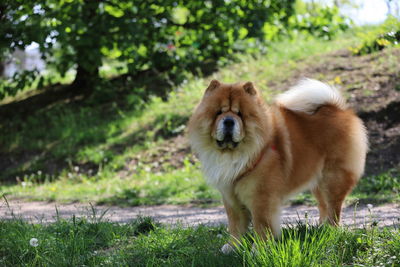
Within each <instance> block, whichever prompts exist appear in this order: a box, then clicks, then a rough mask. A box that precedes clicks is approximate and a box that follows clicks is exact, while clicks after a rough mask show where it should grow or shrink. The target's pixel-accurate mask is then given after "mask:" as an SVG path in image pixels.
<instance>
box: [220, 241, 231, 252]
mask: <svg viewBox="0 0 400 267" xmlns="http://www.w3.org/2000/svg"><path fill="white" fill-rule="evenodd" d="M233 250H234V248H233V246H232V245H231V244H229V243H226V244H225V245H223V246H222V248H221V252H222V253H224V254H229V253H231V252H232V251H233Z"/></svg>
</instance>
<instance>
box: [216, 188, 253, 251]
mask: <svg viewBox="0 0 400 267" xmlns="http://www.w3.org/2000/svg"><path fill="white" fill-rule="evenodd" d="M223 202H224V206H225V210H226V214H227V215H228V230H229V233H230V235H231V240H230V241H229V243H226V244H225V245H224V246H223V247H222V248H221V251H222V252H223V253H225V254H227V253H230V252H232V251H233V250H234V247H235V245H238V244H239V242H240V238H241V237H242V235H243V234H244V233H246V231H247V229H248V226H249V223H250V213H249V211H248V210H247V209H246V208H245V207H244V206H243V205H242V204H241V203H240V202H239V200H238V199H237V197H236V196H234V195H233V194H231V195H229V196H226V195H225V196H223Z"/></svg>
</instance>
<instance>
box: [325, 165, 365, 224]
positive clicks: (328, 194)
mask: <svg viewBox="0 0 400 267" xmlns="http://www.w3.org/2000/svg"><path fill="white" fill-rule="evenodd" d="M357 180H358V177H357V175H355V174H354V173H353V172H351V171H347V170H345V169H342V168H338V169H333V168H332V169H329V170H324V173H323V179H322V180H321V182H320V183H319V184H318V188H319V190H320V196H321V197H322V198H323V199H324V200H325V203H326V215H327V220H328V222H329V223H330V224H332V225H335V226H337V225H339V222H340V214H341V211H342V205H343V201H344V199H345V197H346V196H347V195H348V194H349V193H350V192H351V190H352V189H353V187H354V186H355V184H356V183H357Z"/></svg>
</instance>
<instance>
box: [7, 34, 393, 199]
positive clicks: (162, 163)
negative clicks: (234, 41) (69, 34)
mask: <svg viewBox="0 0 400 267" xmlns="http://www.w3.org/2000/svg"><path fill="white" fill-rule="evenodd" d="M363 30H364V29H363ZM357 31H360V30H352V31H349V32H347V33H344V34H342V35H340V36H338V37H337V38H336V39H334V40H331V41H324V40H320V39H314V38H310V37H307V38H306V37H304V38H298V39H296V40H284V41H281V42H277V43H274V44H272V45H271V46H270V48H269V51H268V53H267V54H266V55H261V54H260V55H251V56H250V55H239V56H238V60H237V62H234V63H232V64H230V65H228V66H226V67H223V68H221V69H220V70H219V71H218V72H216V73H214V74H213V75H212V76H209V77H204V78H198V77H188V78H187V80H186V81H185V82H184V83H183V84H182V85H180V86H179V87H178V88H175V89H174V90H173V91H172V92H171V93H170V94H169V96H168V99H167V100H162V99H160V98H157V97H151V96H148V94H147V90H150V89H149V88H150V87H154V86H157V85H158V84H157V82H156V81H153V80H152V79H146V80H145V81H141V82H140V83H135V81H133V82H131V83H129V84H120V83H118V81H117V80H115V81H110V83H109V90H106V92H103V93H101V94H96V93H95V94H94V95H93V96H92V97H91V98H89V99H81V98H79V97H71V96H70V95H68V94H67V93H65V89H64V88H65V87H64V86H63V85H57V86H54V87H52V88H48V89H47V90H39V91H38V92H34V93H32V92H29V93H27V94H22V95H20V96H18V97H17V98H16V99H13V100H11V101H10V100H9V99H8V100H7V103H6V102H4V101H3V104H2V105H0V131H1V133H2V134H1V136H0V181H2V186H1V187H0V193H1V194H5V195H7V197H8V198H15V197H18V198H25V199H40V200H56V201H94V202H98V203H113V204H118V205H141V204H161V203H188V202H192V203H198V204H209V203H219V202H218V201H219V196H218V194H217V192H215V191H214V190H213V189H211V188H209V187H208V186H207V185H206V184H205V183H204V180H203V179H202V176H201V173H200V171H199V164H198V162H197V161H196V159H195V157H194V156H193V155H192V154H191V153H190V149H189V147H188V145H187V143H186V139H185V136H184V133H185V124H186V122H187V120H188V118H189V117H190V114H191V112H192V110H193V108H194V106H195V105H196V103H197V102H198V101H199V99H200V97H201V96H202V93H203V91H204V88H205V87H206V85H207V84H208V82H209V81H210V80H211V79H214V78H215V79H219V80H221V81H224V82H228V83H229V82H236V81H247V80H251V81H253V82H254V83H255V84H256V85H257V86H258V87H259V88H260V89H261V90H262V92H263V96H264V97H265V99H266V100H267V102H268V101H271V100H272V99H273V96H274V95H276V94H277V93H279V92H280V91H283V90H285V89H287V88H288V87H289V86H290V85H293V84H294V83H295V82H296V81H297V80H298V79H300V78H301V77H310V78H315V79H320V80H323V81H326V82H330V83H332V84H334V85H336V86H337V87H339V88H340V89H341V90H342V91H343V92H344V94H345V96H346V97H347V98H348V101H349V102H350V104H351V105H352V107H354V109H355V110H356V111H357V112H358V114H359V115H360V116H361V117H362V118H363V119H364V121H365V122H366V125H367V127H368V129H369V133H370V141H371V152H370V153H369V156H368V161H367V172H366V175H365V178H364V179H363V180H362V182H361V184H360V186H359V187H358V189H357V190H356V191H355V194H354V195H353V200H354V199H355V198H359V199H361V200H363V201H368V202H369V201H372V200H373V201H398V200H399V197H398V192H399V189H400V185H399V184H400V179H399V176H398V168H399V162H400V158H399V157H400V156H399V154H398V152H397V151H399V150H400V121H399V117H398V116H396V115H395V114H396V112H398V111H399V109H400V92H399V83H398V80H399V77H400V66H399V63H398V62H400V49H399V48H387V49H385V50H383V51H380V52H376V53H372V54H368V55H364V56H356V55H353V54H352V53H351V51H350V50H349V47H353V46H356V45H358V44H359V42H360V41H359V38H358V37H357ZM397 114H398V113H397ZM396 168H397V171H396ZM296 201H297V202H304V201H309V195H307V194H305V195H304V194H303V195H301V196H299V197H298V198H297V199H296Z"/></svg>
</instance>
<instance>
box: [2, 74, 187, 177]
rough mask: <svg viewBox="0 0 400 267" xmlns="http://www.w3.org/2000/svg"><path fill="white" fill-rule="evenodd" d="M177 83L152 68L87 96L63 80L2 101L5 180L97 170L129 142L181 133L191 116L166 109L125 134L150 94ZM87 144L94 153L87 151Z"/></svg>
mask: <svg viewBox="0 0 400 267" xmlns="http://www.w3.org/2000/svg"><path fill="white" fill-rule="evenodd" d="M151 78H152V79H151ZM171 86H172V85H171V83H170V82H166V81H164V80H162V79H161V78H156V77H150V74H149V75H147V76H146V77H141V78H140V79H137V80H133V79H132V78H131V77H128V76H126V77H122V78H119V79H114V80H112V81H108V82H105V83H104V84H103V85H102V88H101V90H97V91H95V92H94V93H93V94H92V95H91V96H90V97H87V98H85V97H83V96H82V95H79V94H78V95H76V94H72V93H71V92H70V91H69V88H68V86H62V85H57V86H54V87H51V88H48V89H46V90H42V91H40V92H39V93H38V94H36V95H33V96H30V97H28V98H26V99H23V100H20V101H17V102H12V103H9V104H5V105H3V106H0V130H1V132H2V135H1V136H0V181H2V182H11V183H12V182H15V181H16V177H17V176H19V177H20V179H23V177H24V176H25V177H26V175H30V174H31V173H33V172H35V173H37V172H39V173H46V174H49V175H52V176H58V175H59V174H60V172H62V171H64V170H65V169H72V168H73V167H76V166H77V167H79V169H80V172H82V173H85V172H86V173H87V172H89V170H90V172H91V174H95V173H96V172H97V170H98V168H99V165H100V164H104V161H103V160H104V159H106V160H110V159H111V158H113V157H114V156H116V155H119V154H121V153H123V151H125V149H127V148H129V147H132V146H138V145H141V143H142V142H143V141H145V140H146V141H155V140H158V139H160V138H169V137H171V136H175V135H177V134H179V132H178V131H176V129H177V127H179V126H180V125H182V124H184V123H185V122H186V121H187V119H188V118H187V117H184V116H180V115H177V114H163V115H160V116H159V117H156V118H149V122H148V124H147V125H146V126H145V127H143V128H141V129H139V130H137V131H135V132H133V133H132V134H129V135H128V136H126V137H123V138H119V137H120V136H123V133H124V131H125V130H126V124H127V120H128V119H129V118H132V117H139V116H141V114H143V111H144V110H145V108H144V107H145V105H146V102H147V101H148V100H149V99H150V96H152V95H154V94H161V93H166V92H168V91H170V90H171ZM160 88H163V90H160ZM157 90H158V91H159V92H156V91H157ZM160 91H162V92H160ZM85 149H87V150H90V151H91V152H88V153H91V155H89V156H85V155H86V154H85ZM95 154H97V155H95ZM21 177H22V178H21ZM38 179H39V180H40V175H39V178H38Z"/></svg>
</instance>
